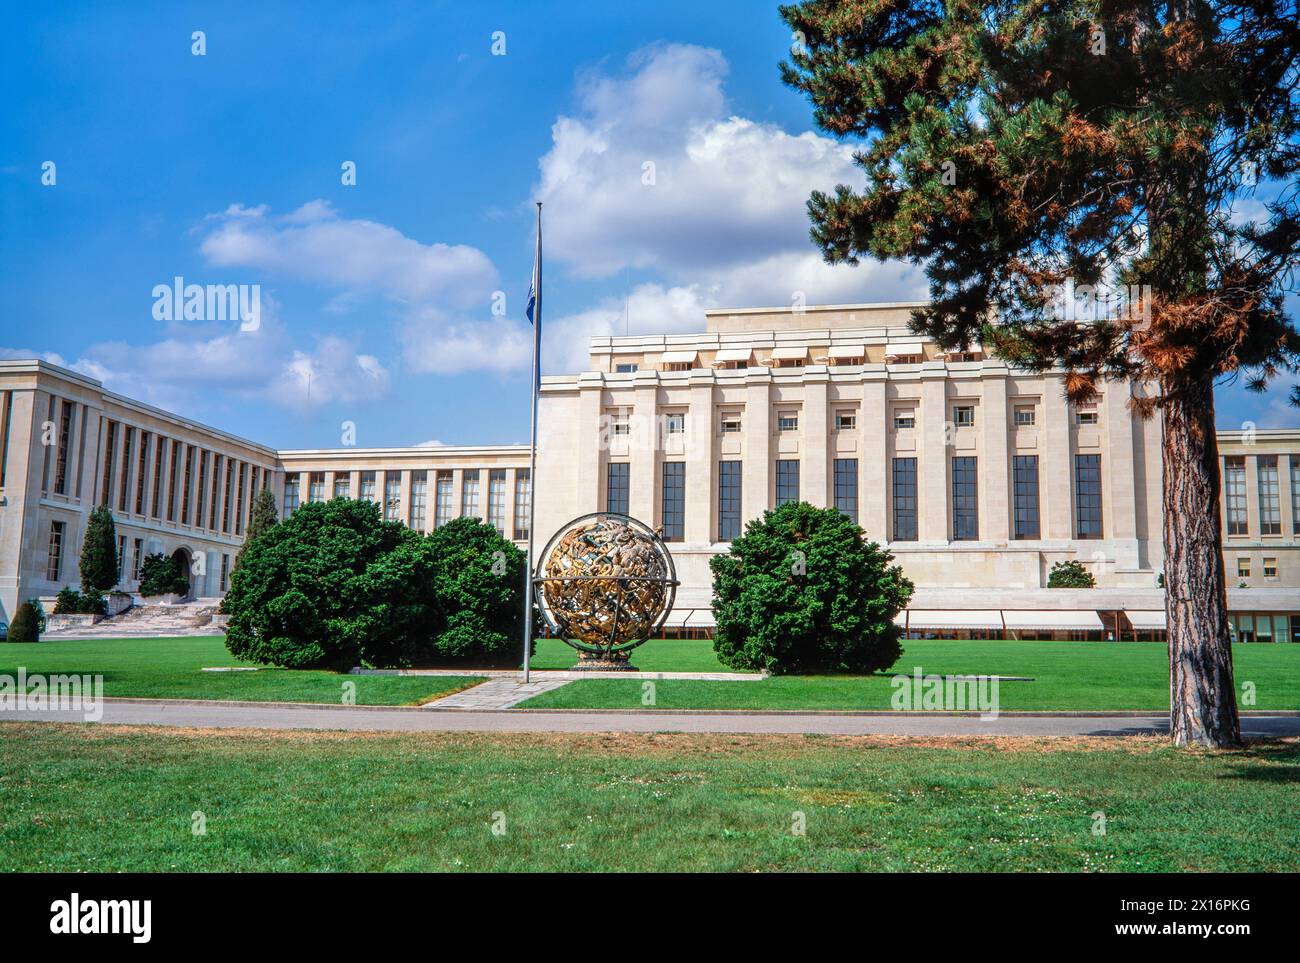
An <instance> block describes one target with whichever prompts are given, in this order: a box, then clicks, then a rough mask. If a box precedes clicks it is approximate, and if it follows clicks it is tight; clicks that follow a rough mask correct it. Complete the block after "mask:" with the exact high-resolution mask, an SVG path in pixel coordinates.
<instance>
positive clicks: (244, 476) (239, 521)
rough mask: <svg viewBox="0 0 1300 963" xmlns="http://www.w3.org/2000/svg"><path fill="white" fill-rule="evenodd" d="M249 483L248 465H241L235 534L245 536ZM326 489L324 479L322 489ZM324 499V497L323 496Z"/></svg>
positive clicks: (236, 501) (243, 463) (236, 494)
mask: <svg viewBox="0 0 1300 963" xmlns="http://www.w3.org/2000/svg"><path fill="white" fill-rule="evenodd" d="M247 481H248V463H247V462H242V461H241V462H240V463H239V483H238V485H237V487H236V488H235V534H236V535H243V534H244V484H245V483H246V482H247ZM324 487H325V481H324V479H322V480H321V488H324ZM321 497H322V498H324V495H322V496H321Z"/></svg>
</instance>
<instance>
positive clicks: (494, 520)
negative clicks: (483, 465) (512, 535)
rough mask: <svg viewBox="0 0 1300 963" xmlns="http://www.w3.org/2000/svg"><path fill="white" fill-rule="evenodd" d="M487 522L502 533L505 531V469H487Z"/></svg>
mask: <svg viewBox="0 0 1300 963" xmlns="http://www.w3.org/2000/svg"><path fill="white" fill-rule="evenodd" d="M487 520H488V524H489V525H491V526H492V527H493V528H495V529H496V530H497V531H498V532H500V533H501V534H502V535H505V533H506V470H505V469H504V468H493V469H491V470H489V471H488V518H487Z"/></svg>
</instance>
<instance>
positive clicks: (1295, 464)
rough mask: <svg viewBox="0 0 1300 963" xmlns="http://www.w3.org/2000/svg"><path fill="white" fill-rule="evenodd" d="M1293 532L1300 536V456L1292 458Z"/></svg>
mask: <svg viewBox="0 0 1300 963" xmlns="http://www.w3.org/2000/svg"><path fill="white" fill-rule="evenodd" d="M1291 531H1292V532H1293V533H1294V534H1296V535H1300V455H1292V456H1291Z"/></svg>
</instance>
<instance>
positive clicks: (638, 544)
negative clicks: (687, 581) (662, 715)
mask: <svg viewBox="0 0 1300 963" xmlns="http://www.w3.org/2000/svg"><path fill="white" fill-rule="evenodd" d="M677 585H678V582H677V572H676V570H675V569H674V568H673V557H672V555H671V554H669V552H668V546H666V545H665V544H664V541H663V539H661V538H660V537H659V536H658V534H657V533H656V532H655V531H654V530H653V529H651V528H650V527H649V526H648V525H646V524H645V523H644V522H639V521H637V520H636V519H635V518H632V517H630V516H628V515H620V514H617V513H614V512H593V513H592V514H590V515H583V516H581V517H580V518H575V519H574V520H573V521H571V522H569V524H567V525H565V526H564V527H563V528H561V529H560V530H559V531H558V532H557V533H556V534H555V535H553V536H552V537H551V540H550V541H549V542H547V543H546V548H545V549H543V550H542V554H541V556H540V557H539V559H538V561H537V569H536V572H535V573H534V576H533V591H534V595H535V598H536V600H537V607H538V608H539V609H540V610H541V613H542V618H543V619H545V620H546V624H547V626H548V627H549V628H550V630H551V632H552V633H553V634H555V635H557V636H559V637H560V638H561V639H563V640H564V641H565V642H567V643H568V644H569V645H571V646H573V647H574V648H575V649H577V650H578V664H577V666H575V668H580V669H631V668H632V666H631V664H630V663H629V661H628V657H629V655H630V653H631V651H632V650H633V649H635V648H636V647H637V646H638V645H640V644H641V643H642V642H644V641H645V640H646V639H648V638H650V637H651V636H653V635H655V634H657V633H658V632H659V630H660V629H661V628H663V624H664V620H665V619H667V617H668V613H669V612H670V611H671V610H672V607H673V600H674V599H675V598H676V596H677Z"/></svg>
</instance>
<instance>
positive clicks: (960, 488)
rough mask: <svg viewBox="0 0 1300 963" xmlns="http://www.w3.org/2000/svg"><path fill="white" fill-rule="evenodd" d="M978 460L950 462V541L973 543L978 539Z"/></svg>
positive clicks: (966, 459) (961, 459) (955, 460)
mask: <svg viewBox="0 0 1300 963" xmlns="http://www.w3.org/2000/svg"><path fill="white" fill-rule="evenodd" d="M977 462H978V459H975V458H970V457H965V456H963V457H960V458H953V460H952V540H953V541H954V542H973V541H976V540H977V539H978V538H979V537H980V520H979V498H978V494H977V487H976V486H977V484H978V483H977V481H976V479H977V478H978V474H979V473H978V469H977Z"/></svg>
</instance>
